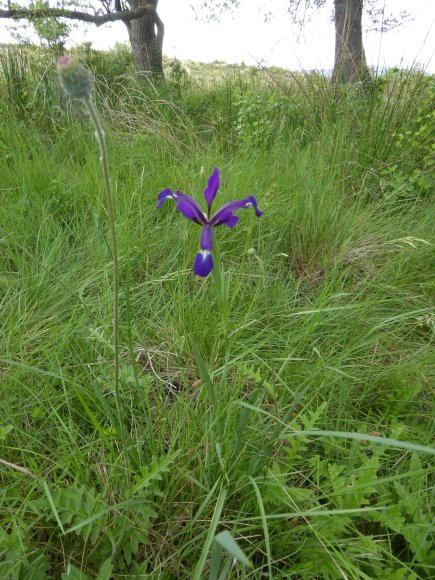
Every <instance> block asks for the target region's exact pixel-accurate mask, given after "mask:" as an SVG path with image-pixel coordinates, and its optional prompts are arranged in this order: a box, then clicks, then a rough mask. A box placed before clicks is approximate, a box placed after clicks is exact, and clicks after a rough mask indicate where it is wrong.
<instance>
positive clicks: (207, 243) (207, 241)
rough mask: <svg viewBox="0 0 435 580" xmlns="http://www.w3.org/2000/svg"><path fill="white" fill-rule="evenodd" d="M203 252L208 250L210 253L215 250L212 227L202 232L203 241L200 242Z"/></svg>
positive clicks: (203, 229) (207, 227)
mask: <svg viewBox="0 0 435 580" xmlns="http://www.w3.org/2000/svg"><path fill="white" fill-rule="evenodd" d="M200 246H201V250H208V251H209V252H211V251H212V249H213V228H212V227H210V226H204V227H203V228H202V230H201V240H200Z"/></svg>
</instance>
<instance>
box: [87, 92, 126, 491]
mask: <svg viewBox="0 0 435 580" xmlns="http://www.w3.org/2000/svg"><path fill="white" fill-rule="evenodd" d="M83 102H84V104H85V106H86V109H87V110H88V113H89V116H90V117H91V120H92V123H93V125H94V127H95V135H96V137H97V141H98V145H99V146H100V161H101V166H102V168H103V177H104V188H105V190H106V196H107V213H108V217H109V224H110V234H111V239H112V257H113V335H114V338H113V341H114V382H115V399H116V407H117V414H118V423H119V435H120V438H121V442H122V446H123V449H124V456H125V468H126V471H127V477H126V479H127V486H128V488H129V487H130V478H129V475H128V467H129V460H128V452H127V438H126V434H125V430H124V423H123V417H122V405H121V396H120V392H119V262H118V244H117V241H116V226H115V211H114V207H113V195H112V188H111V185H110V174H109V162H108V158H107V148H106V140H105V137H104V131H103V128H102V126H101V123H100V120H99V118H98V115H97V111H96V109H95V105H94V103H93V100H92V98H91V97H90V96H89V97H86V98H83Z"/></svg>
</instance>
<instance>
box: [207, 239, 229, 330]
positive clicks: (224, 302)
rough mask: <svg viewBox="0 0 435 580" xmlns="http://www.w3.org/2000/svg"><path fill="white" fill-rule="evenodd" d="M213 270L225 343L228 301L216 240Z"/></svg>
mask: <svg viewBox="0 0 435 580" xmlns="http://www.w3.org/2000/svg"><path fill="white" fill-rule="evenodd" d="M213 260H214V265H213V270H212V271H211V275H212V279H213V284H214V287H215V289H216V294H217V295H218V298H219V303H220V307H221V312H222V320H223V326H224V334H225V342H227V341H228V322H229V315H230V313H229V301H228V287H227V285H226V284H225V276H224V271H223V268H222V262H221V259H220V253H219V248H218V245H217V242H216V240H214V242H213Z"/></svg>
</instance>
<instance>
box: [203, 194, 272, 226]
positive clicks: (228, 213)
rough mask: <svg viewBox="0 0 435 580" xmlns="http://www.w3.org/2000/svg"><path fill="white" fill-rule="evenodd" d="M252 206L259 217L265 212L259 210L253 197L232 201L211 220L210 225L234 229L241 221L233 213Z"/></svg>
mask: <svg viewBox="0 0 435 580" xmlns="http://www.w3.org/2000/svg"><path fill="white" fill-rule="evenodd" d="M250 206H252V207H253V208H254V211H255V214H256V216H257V217H261V216H262V215H263V212H262V211H260V210H259V209H258V203H257V200H256V198H255V197H254V196H253V195H250V196H249V197H247V198H245V199H238V200H236V201H230V202H229V203H226V204H224V205H223V206H222V207H221V208H220V209H219V210H218V211H217V212H216V213H215V214H214V216H213V217H212V218H211V219H210V221H209V224H210V225H211V226H212V227H216V226H220V225H226V226H227V227H229V228H233V227H234V226H235V225H236V224H237V222H238V221H239V217H238V216H236V215H234V214H233V212H235V211H238V210H239V209H247V208H248V207H250Z"/></svg>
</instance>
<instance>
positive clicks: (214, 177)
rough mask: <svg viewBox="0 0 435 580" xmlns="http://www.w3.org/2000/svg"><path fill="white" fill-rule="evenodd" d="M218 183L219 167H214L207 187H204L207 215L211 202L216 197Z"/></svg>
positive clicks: (219, 182)
mask: <svg viewBox="0 0 435 580" xmlns="http://www.w3.org/2000/svg"><path fill="white" fill-rule="evenodd" d="M220 184H221V181H220V177H219V169H218V168H217V167H215V168H214V171H213V173H212V174H211V175H210V177H209V179H208V184H207V187H206V188H205V189H204V197H205V201H206V202H207V203H208V215H209V217H210V212H211V204H212V203H213V200H214V198H215V197H216V193H217V190H218V189H219V186H220Z"/></svg>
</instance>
